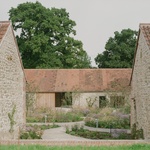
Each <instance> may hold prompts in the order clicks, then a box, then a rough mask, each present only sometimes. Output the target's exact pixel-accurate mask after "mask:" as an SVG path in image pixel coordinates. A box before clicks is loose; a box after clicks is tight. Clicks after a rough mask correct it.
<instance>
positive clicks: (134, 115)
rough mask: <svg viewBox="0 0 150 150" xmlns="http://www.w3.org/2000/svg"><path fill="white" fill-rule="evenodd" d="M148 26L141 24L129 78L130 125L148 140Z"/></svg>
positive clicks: (149, 58)
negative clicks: (135, 127) (139, 130)
mask: <svg viewBox="0 0 150 150" xmlns="http://www.w3.org/2000/svg"><path fill="white" fill-rule="evenodd" d="M149 37H150V24H149V25H148V24H141V25H140V30H139V36H138V42H137V49H136V53H135V59H134V67H133V73H132V78H131V124H132V125H133V124H136V126H137V129H143V133H144V138H145V139H150V47H149V44H150V38H149Z"/></svg>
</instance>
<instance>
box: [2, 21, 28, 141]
mask: <svg viewBox="0 0 150 150" xmlns="http://www.w3.org/2000/svg"><path fill="white" fill-rule="evenodd" d="M24 123H25V77H24V71H23V66H22V63H21V59H20V54H19V50H18V46H17V42H16V39H15V36H14V32H13V28H12V25H11V22H9V21H5V22H2V21H1V22H0V139H17V138H18V134H19V126H21V125H22V124H24Z"/></svg>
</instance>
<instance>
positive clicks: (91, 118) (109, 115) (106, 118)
mask: <svg viewBox="0 0 150 150" xmlns="http://www.w3.org/2000/svg"><path fill="white" fill-rule="evenodd" d="M126 111H128V110H126ZM95 119H97V120H98V127H99V128H113V129H129V128H130V119H129V114H126V112H125V109H114V108H109V107H105V108H103V109H99V110H97V112H96V111H95V112H91V113H89V114H88V115H87V116H86V118H85V125H86V126H90V127H96V121H95Z"/></svg>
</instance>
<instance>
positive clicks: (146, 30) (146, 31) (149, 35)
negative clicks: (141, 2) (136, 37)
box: [140, 23, 150, 48]
mask: <svg viewBox="0 0 150 150" xmlns="http://www.w3.org/2000/svg"><path fill="white" fill-rule="evenodd" d="M140 30H141V31H142V33H143V35H144V37H145V40H146V42H147V45H148V47H149V48H150V24H149V23H141V24H140Z"/></svg>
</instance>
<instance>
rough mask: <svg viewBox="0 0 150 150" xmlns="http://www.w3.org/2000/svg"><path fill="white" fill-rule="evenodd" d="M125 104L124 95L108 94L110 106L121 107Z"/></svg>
mask: <svg viewBox="0 0 150 150" xmlns="http://www.w3.org/2000/svg"><path fill="white" fill-rule="evenodd" d="M124 104H125V97H124V96H110V105H111V107H121V106H124Z"/></svg>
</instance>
